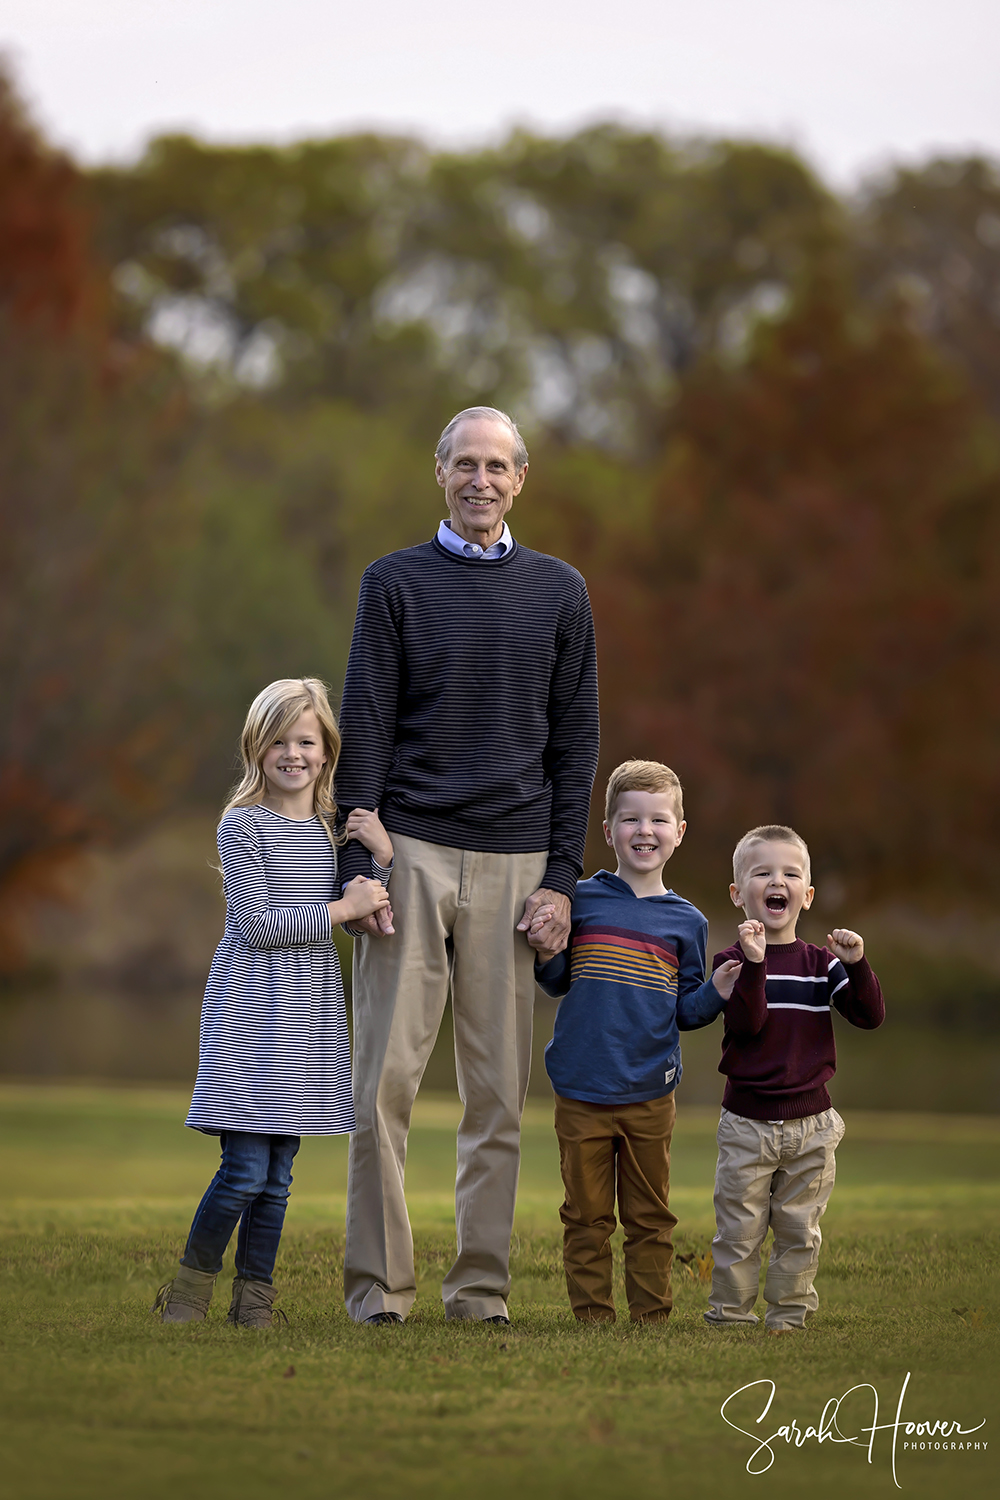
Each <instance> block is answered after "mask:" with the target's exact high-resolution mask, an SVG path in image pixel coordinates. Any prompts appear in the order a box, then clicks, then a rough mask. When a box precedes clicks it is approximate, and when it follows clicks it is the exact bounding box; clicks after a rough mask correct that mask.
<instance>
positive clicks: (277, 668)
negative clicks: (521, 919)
mask: <svg viewBox="0 0 1000 1500" xmlns="http://www.w3.org/2000/svg"><path fill="white" fill-rule="evenodd" d="M0 348H2V362H0V403H2V415H0V478H2V489H3V497H2V505H3V530H4V546H3V550H2V561H0V568H2V570H3V576H2V580H0V581H2V597H3V602H2V605H0V619H2V643H0V652H2V661H3V668H4V684H5V688H6V693H5V709H6V710H7V711H6V713H5V715H4V726H5V727H4V729H3V738H2V741H0V801H2V806H0V813H2V817H0V825H2V828H3V836H2V841H0V881H2V882H3V885H2V887H0V894H2V895H3V900H2V901H0V913H2V914H4V925H3V933H2V938H0V946H2V961H3V963H4V964H5V965H6V966H7V968H8V969H11V968H14V967H16V965H17V963H18V962H19V961H20V960H19V957H18V950H17V946H16V941H15V934H14V931H13V926H12V921H11V920H10V919H11V918H12V916H15V915H16V914H17V911H18V902H19V900H20V899H21V898H22V897H25V898H26V897H28V896H31V895H37V894H38V892H39V891H42V890H44V889H45V888H46V885H47V883H48V884H51V878H52V876H53V873H54V872H55V871H56V870H57V868H58V867H59V864H60V861H63V860H64V859H65V858H66V857H67V856H71V855H73V854H74V852H75V851H77V850H79V849H80V848H82V847H94V846H95V844H96V843H99V842H102V841H103V843H104V844H105V845H107V844H109V843H113V842H114V840H116V839H117V840H119V841H120V840H122V839H123V838H124V839H128V838H129V837H133V838H134V837H135V836H136V835H137V834H138V833H139V832H140V831H141V830H143V829H147V828H149V827H150V826H151V825H152V824H153V823H155V822H156V820H157V819H162V818H164V817H167V816H171V817H175V816H177V815H178V814H179V813H180V812H183V811H194V812H197V811H198V810H203V811H206V812H207V813H210V812H211V810H212V809H213V808H215V807H216V806H217V805H218V802H219V800H220V798H221V797H222V795H223V793H224V791H225V788H226V785H227V781H228V779H229V776H230V774H231V770H232V762H233V747H234V744H235V740H236V736H237V732H238V728H239V724H240V722H241V718H242V714H243V711H244V708H245V705H246V703H247V701H248V700H249V698H250V697H251V696H252V695H253V693H254V692H255V691H256V690H257V689H258V688H259V687H260V686H261V685H262V684H263V683H264V682H266V681H268V680H269V679H271V678H272V677H275V676H278V675H284V674H299V673H303V672H315V673H318V674H320V675H322V676H324V677H326V678H327V679H328V680H330V681H331V682H332V683H333V685H334V687H335V688H338V687H339V682H340V677H341V673H342V670H343V664H344V660H345V657H346V649H347V644H348V641H349V637H350V629H351V623H352V618H353V610H354V602H355V598H356V589H357V582H358V577H359V575H360V572H361V570H362V568H363V567H364V566H365V564H366V563H367V562H368V561H369V560H370V559H371V558H372V557H374V556H377V555H379V554H380V553H382V552H384V551H387V550H389V549H390V548H392V547H396V546H403V545H408V544H410V543H412V542H415V541H418V540H420V539H422V538H424V537H426V536H427V535H429V534H430V532H431V530H432V529H433V527H434V525H435V524H436V521H437V519H438V517H439V513H440V503H439V498H438V493H437V490H436V487H435V486H434V483H433V474H432V468H431V450H432V448H433V445H434V440H435V438H436V436H437V433H438V431H439V430H440V427H441V426H442V425H443V423H444V421H445V420H446V419H447V418H448V416H450V415H451V413H452V412H453V411H454V410H456V409H457V408H458V407H460V406H464V405H468V404H471V403H476V402H488V403H490V404H497V405H500V406H503V407H506V408H507V409H509V410H513V411H514V412H515V413H516V414H517V415H518V416H519V418H520V419H521V420H522V422H523V425H524V427H525V429H526V431H527V434H528V436H529V440H530V444H531V451H532V473H531V477H530V480H529V485H528V488H527V489H526V491H525V494H524V496H523V497H522V499H521V501H519V503H518V508H517V512H516V516H515V520H516V528H515V529H516V532H517V535H518V536H519V537H520V538H521V539H522V540H523V541H524V542H525V543H527V544H529V545H534V546H539V547H542V548H545V549H547V550H552V551H555V552H558V553H559V554H560V555H561V556H563V557H566V558H568V559H569V560H570V561H572V562H574V563H575V564H577V565H578V566H579V567H580V568H581V569H582V570H583V571H584V573H585V574H586V576H587V579H588V582H589V584H590V588H591V593H592V596H593V599H594V604H595V611H596V615H597V621H598V632H599V649H600V655H601V664H602V714H603V733H604V741H603V756H602V759H603V768H604V769H606V768H607V767H609V766H610V765H612V764H614V763H615V762H616V761H617V760H619V759H621V758H623V757H624V756H626V755H631V754H639V755H652V756H655V757H657V758H662V759H665V760H667V761H668V762H670V763H671V764H673V765H674V766H675V767H676V769H677V770H678V772H679V773H680V775H681V778H682V780H683V781H684V783H685V786H686V787H687V788H688V811H689V819H690V822H691V835H690V836H689V840H688V842H687V843H686V844H685V847H684V861H685V863H684V870H683V889H684V891H685V893H686V894H689V895H691V896H692V897H693V898H694V899H696V900H701V901H702V902H703V903H705V904H707V905H708V906H709V908H714V909H717V910H718V909H719V908H720V905H721V902H722V900H723V899H724V895H725V888H726V885H727V883H728V879H729V875H728V872H727V871H728V856H729V853H730V850H731V848H732V844H733V842H734V840H735V838H736V837H737V836H738V835H739V834H740V833H741V832H742V831H743V829H744V828H745V827H746V826H748V825H750V824H752V823H754V822H758V821H760V820H762V819H766V818H781V819H783V820H791V821H793V822H795V824H796V825H797V826H798V827H800V828H801V830H802V832H803V833H804V834H805V835H806V837H807V838H809V839H810V841H811V843H812V844H813V846H814V851H815V858H816V866H817V873H818V874H821V875H822V877H823V882H822V884H823V888H822V892H821V896H822V898H825V901H826V905H825V907H824V915H823V917H822V918H821V920H823V921H825V920H826V916H827V914H829V916H830V918H831V919H834V918H839V917H840V916H842V915H843V914H844V913H846V912H847V911H848V908H849V909H850V911H852V912H855V913H856V912H857V911H858V909H859V906H861V907H868V908H872V907H875V906H877V905H878V904H879V903H881V904H882V905H883V906H885V905H886V903H891V902H895V903H897V904H898V903H903V904H908V909H909V910H911V912H912V913H918V912H920V911H924V912H926V911H933V912H935V913H936V919H940V916H941V913H942V912H944V911H947V912H952V913H954V912H962V911H964V912H966V913H975V912H980V913H981V912H983V911H985V910H987V909H988V908H989V906H990V904H991V903H992V902H994V901H995V899H996V896H997V894H998V889H997V888H998V885H1000V874H998V868H997V863H996V860H995V858H994V851H995V849H996V847H997V834H998V831H1000V829H998V812H997V808H998V791H1000V786H998V782H1000V770H998V761H997V756H996V754H995V742H996V730H997V728H998V725H997V715H998V702H1000V694H998V688H1000V682H998V676H1000V666H998V663H1000V652H998V646H1000V640H998V626H1000V578H998V576H997V575H998V562H997V558H998V550H997V543H998V536H997V529H998V518H1000V170H998V166H997V164H996V163H993V162H990V161H986V160H980V159H961V160H958V159H956V160H937V161H931V162H928V163H926V164H925V165H923V166H920V167H914V166H910V167H906V168H900V169H898V170H896V171H892V172H888V173H886V174H885V175H883V176H882V177H881V178H879V179H877V180H874V181H871V182H868V183H866V184H864V185H863V186H862V188H861V189H859V191H858V192H857V194H856V195H855V197H853V198H851V199H844V198H838V197H836V196H835V195H834V194H832V193H831V192H830V191H829V190H828V189H827V188H826V187H825V186H824V185H823V184H822V183H821V182H819V181H817V179H816V178H815V176H814V175H813V174H812V173H811V172H810V170H809V169H808V168H807V167H806V166H805V165H804V163H803V162H801V161H800V160H798V159H797V158H796V157H795V156H794V155H793V154H791V153H789V152H787V151H781V150H777V149H774V148H771V147H766V146H762V145H757V144H754V143H752V142H745V141H728V142H727V141H709V142H678V141H671V140H668V139H666V138H664V137H662V136H659V135H655V134H650V133H642V132H634V131H629V130H627V129H625V128H623V127H620V126H616V125H602V126H595V127H592V128H589V129H587V130H584V131H581V132H579V133H578V134H576V135H573V136H571V137H568V138H565V139H550V138H540V137H535V136H532V135H529V134H526V133H524V132H519V133H515V134H513V135H512V136H511V137H510V138H509V139H508V140H507V141H506V142H505V143H504V144H503V145H501V146H499V147H496V148H493V149H489V150H470V151H466V152H444V151H441V152H435V151H431V150H429V149H428V148H427V147H425V146H424V145H422V144H420V143H419V142H417V141H415V140H408V139H398V138H392V137H388V136H377V135H372V134H367V135H358V136H352V137H342V138H337V139H334V140H326V141H306V142H302V143H300V144H298V145H295V146H290V147H282V148H279V147H264V146H258V147H241V148H236V147H220V146H211V145H208V144H205V143H203V142H200V141H197V140H193V139H189V138H184V137H176V136H175V137H167V138H163V139H160V140H158V141H154V142H153V143H152V144H151V145H150V147H149V149H148V150H147V152H146V154H145V156H144V157H143V158H142V159H141V160H140V161H138V162H136V163H135V164H133V165H129V166H118V167H106V168H101V169H99V170H92V171H83V170H81V169H79V168H77V167H76V166H74V165H73V164H72V163H71V162H69V161H67V160H66V159H65V158H63V157H60V156H58V155H57V154H56V153H54V152H53V151H52V150H51V149H50V148H49V147H48V146H47V145H46V143H45V142H44V141H43V140H42V139H40V137H39V136H38V134H37V132H36V131H35V130H34V129H33V128H32V126H31V124H30V122H28V121H27V120H26V119H25V117H24V114H23V111H22V110H21V109H20V107H19V105H18V102H17V99H16V97H15V95H14V93H13V91H12V90H11V88H10V86H9V85H5V86H4V90H3V93H2V96H0ZM206 826H208V824H206ZM591 858H592V861H593V862H594V863H599V862H601V861H602V859H603V851H602V848H601V847H599V846H598V845H596V844H595V845H594V846H593V848H592V850H591ZM677 879H678V882H679V883H681V871H680V870H678V872H677ZM913 920H914V923H916V925H918V926H919V925H920V923H919V920H918V918H917V916H914V918H913ZM824 931H825V928H824ZM994 960H995V955H992V956H990V957H989V958H988V959H987V958H986V957H984V960H983V962H984V964H988V965H992V964H993V963H994Z"/></svg>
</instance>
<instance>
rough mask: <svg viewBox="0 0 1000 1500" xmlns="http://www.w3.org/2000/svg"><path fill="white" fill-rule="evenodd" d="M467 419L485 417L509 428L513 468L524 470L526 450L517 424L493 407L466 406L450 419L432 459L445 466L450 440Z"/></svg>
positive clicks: (448, 456)
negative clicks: (512, 447)
mask: <svg viewBox="0 0 1000 1500" xmlns="http://www.w3.org/2000/svg"><path fill="white" fill-rule="evenodd" d="M467 417H485V418H486V419H487V421H491V422H502V423H503V424H504V426H505V427H509V428H510V430H511V433H512V434H513V437H514V468H515V469H523V468H524V466H525V464H526V463H527V462H528V450H527V448H526V447H525V446H524V438H523V437H522V436H521V434H520V432H519V431H518V426H517V423H516V422H515V421H514V418H513V417H509V416H508V415H507V413H506V412H505V411H500V410H499V409H498V408H497V407H495V406H467V407H466V408H465V410H464V411H460V412H458V413H457V414H456V415H455V416H453V417H452V419H451V421H450V422H449V423H448V425H447V427H446V428H445V430H444V432H442V434H441V436H440V437H439V438H438V445H437V447H436V448H435V449H434V457H435V458H436V459H437V461H438V463H439V464H446V463H447V462H448V459H449V458H450V457H451V440H452V437H453V436H454V433H455V429H456V427H457V426H458V424H459V422H464V421H465V420H466V418H467Z"/></svg>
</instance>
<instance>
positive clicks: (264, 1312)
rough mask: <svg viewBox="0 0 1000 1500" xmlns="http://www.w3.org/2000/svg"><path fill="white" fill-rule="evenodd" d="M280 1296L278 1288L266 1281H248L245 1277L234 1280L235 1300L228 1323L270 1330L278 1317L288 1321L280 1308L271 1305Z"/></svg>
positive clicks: (231, 1304) (230, 1309)
mask: <svg viewBox="0 0 1000 1500" xmlns="http://www.w3.org/2000/svg"><path fill="white" fill-rule="evenodd" d="M277 1295H278V1290H277V1287H273V1286H271V1285H270V1284H269V1283H268V1282H266V1281H248V1280H247V1278H246V1277H245V1276H237V1277H235V1278H234V1280H233V1300H232V1302H230V1304H229V1316H228V1318H227V1319H226V1322H227V1323H234V1324H235V1323H239V1324H240V1326H241V1327H243V1328H270V1327H271V1325H272V1324H273V1322H274V1319H275V1318H276V1317H278V1318H282V1319H284V1321H285V1322H286V1323H287V1322H288V1319H287V1317H285V1314H284V1313H283V1312H282V1311H281V1308H280V1307H272V1306H271V1304H272V1302H273V1301H274V1299H275V1297H276V1296H277Z"/></svg>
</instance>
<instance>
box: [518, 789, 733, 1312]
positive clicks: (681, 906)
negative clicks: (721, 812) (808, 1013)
mask: <svg viewBox="0 0 1000 1500" xmlns="http://www.w3.org/2000/svg"><path fill="white" fill-rule="evenodd" d="M686 826H687V825H686V823H685V822H684V811H683V805H682V791H681V784H680V782H679V781H678V779H677V776H676V775H675V774H674V772H673V771H671V770H670V768H669V766H664V765H662V764H661V763H660V762H659V761H641V760H632V761H626V762H625V763H624V764H623V765H620V766H618V767H617V769H616V770H614V771H613V772H612V773H611V777H610V779H609V781H608V790H607V797H606V803H605V822H604V834H605V837H606V839H607V841H608V843H609V844H610V845H611V847H612V848H613V849H614V851H615V854H616V856H617V861H618V865H617V869H616V871H615V873H614V874H613V875H612V874H611V872H610V871H609V870H599V871H598V873H597V874H596V875H595V876H593V877H592V879H590V880H583V881H581V882H580V884H579V885H578V886H577V888H576V896H575V898H574V900H573V911H572V929H571V932H570V939H569V944H568V946H567V948H566V949H565V950H564V951H563V952H562V953H557V954H552V953H550V952H548V951H547V950H545V949H544V947H542V948H539V952H538V959H537V961H536V965H535V978H536V980H537V981H538V983H539V985H540V986H541V988H542V989H543V990H544V991H545V992H546V994H548V995H551V996H552V997H553V998H555V999H560V1000H561V1004H560V1006H559V1010H558V1013H557V1015H556V1023H555V1032H554V1034H553V1037H552V1040H551V1042H550V1043H549V1045H548V1047H547V1048H546V1049H545V1067H546V1070H547V1072H548V1075H549V1078H550V1080H551V1082H552V1087H553V1089H554V1090H555V1094H556V1109H555V1124H556V1134H557V1135H558V1137H559V1155H560V1165H561V1168H562V1176H563V1183H564V1185H565V1189H566V1200H565V1202H564V1203H563V1206H562V1208H561V1209H560V1217H561V1219H562V1222H563V1225H564V1234H563V1261H564V1264H565V1267H566V1284H567V1287H568V1290H569V1300H570V1305H571V1307H572V1309H573V1312H574V1313H575V1315H576V1317H577V1318H579V1319H580V1320H581V1321H584V1322H587V1321H604V1320H606V1321H613V1320H614V1317H615V1307H614V1301H613V1299H612V1292H611V1236H612V1234H613V1233H614V1230H615V1227H616V1226H615V1196H616V1189H617V1198H618V1213H619V1217H620V1218H621V1222H622V1227H623V1228H624V1230H625V1293H626V1297H627V1299H628V1305H629V1311H630V1313H631V1315H632V1318H633V1319H634V1320H635V1321H637V1322H646V1323H658V1322H665V1321H666V1320H667V1318H668V1317H669V1316H670V1310H671V1307H672V1305H673V1302H672V1296H671V1286H670V1270H671V1263H672V1261H673V1243H672V1238H671V1236H672V1231H673V1228H674V1226H675V1224H676V1223H677V1220H676V1218H675V1217H674V1215H673V1214H672V1213H671V1212H670V1209H669V1207H668V1204H667V1200H668V1195H669V1185H670V1138H671V1134H672V1132H673V1126H674V1114H675V1108H674V1090H675V1089H676V1087H677V1085H678V1083H680V1080H681V1072H682V1068H681V1049H680V1040H679V1036H678V1032H679V1031H693V1030H695V1029H696V1028H697V1027H700V1026H707V1025H708V1024H709V1022H711V1021H713V1020H714V1019H715V1017H716V1016H717V1015H718V1014H719V1013H720V1012H721V1011H722V1010H723V1008H724V1006H725V1000H724V998H723V995H722V993H721V992H720V986H724V985H725V983H726V981H727V979H728V977H729V976H728V970H729V969H730V968H732V967H733V965H732V964H726V965H724V966H722V967H720V968H719V969H717V970H716V971H715V974H714V975H713V977H712V979H710V980H708V981H707V982H706V979H705V940H706V936H707V933H708V923H707V922H706V921H705V918H704V917H703V916H702V914H701V912H700V911H699V910H698V909H697V907H695V906H692V905H691V903H690V901H685V900H684V899H683V897H681V896H677V895H675V894H674V892H673V891H670V890H667V889H666V888H665V887H664V884H663V867H664V865H665V864H666V862H667V860H668V859H669V858H670V857H671V855H672V854H673V852H674V850H675V849H676V848H677V847H678V845H679V844H680V842H681V840H682V839H683V837H684V830H685V828H686ZM542 941H544V928H543V929H542ZM536 942H537V938H536ZM736 967H738V964H737V965H736Z"/></svg>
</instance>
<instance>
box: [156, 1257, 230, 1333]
mask: <svg viewBox="0 0 1000 1500" xmlns="http://www.w3.org/2000/svg"><path fill="white" fill-rule="evenodd" d="M214 1290H215V1275H214V1273H213V1272H211V1271H192V1270H191V1268H190V1267H189V1266H181V1267H180V1269H179V1270H178V1272H177V1275H176V1276H175V1277H174V1279H173V1281H167V1282H165V1283H164V1285H163V1286H161V1287H160V1290H159V1291H158V1292H157V1294H156V1301H155V1302H154V1303H153V1306H152V1309H151V1311H153V1312H157V1311H159V1313H160V1317H161V1319H162V1320H163V1322H164V1323H203V1322H204V1320H205V1316H206V1314H207V1312H208V1304H209V1303H210V1302H211V1300H212V1293H213V1291H214Z"/></svg>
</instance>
